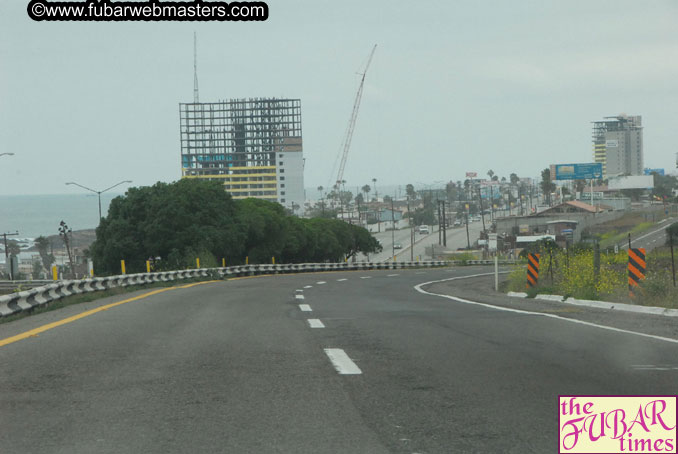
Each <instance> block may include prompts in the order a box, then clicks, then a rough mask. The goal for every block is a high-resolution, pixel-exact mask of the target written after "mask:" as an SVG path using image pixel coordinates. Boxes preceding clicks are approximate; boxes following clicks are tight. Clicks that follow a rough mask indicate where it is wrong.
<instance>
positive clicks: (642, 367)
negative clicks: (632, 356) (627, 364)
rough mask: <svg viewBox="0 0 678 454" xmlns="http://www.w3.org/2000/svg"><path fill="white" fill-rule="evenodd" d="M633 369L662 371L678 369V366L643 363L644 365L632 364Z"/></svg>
mask: <svg viewBox="0 0 678 454" xmlns="http://www.w3.org/2000/svg"><path fill="white" fill-rule="evenodd" d="M631 368H632V369H635V370H661V371H666V370H678V367H677V366H671V365H658V366H655V365H653V364H647V365H646V364H642V365H634V366H631Z"/></svg>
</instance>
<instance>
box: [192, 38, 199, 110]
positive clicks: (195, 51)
mask: <svg viewBox="0 0 678 454" xmlns="http://www.w3.org/2000/svg"><path fill="white" fill-rule="evenodd" d="M193 102H194V103H196V104H198V103H199V102H200V96H199V95H198V37H197V36H196V34H195V32H193Z"/></svg>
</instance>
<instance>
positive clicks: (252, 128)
mask: <svg viewBox="0 0 678 454" xmlns="http://www.w3.org/2000/svg"><path fill="white" fill-rule="evenodd" d="M179 115H180V126H181V133H180V136H181V172H182V178H206V179H209V180H217V181H220V182H222V183H223V185H224V189H225V190H226V191H228V192H229V193H230V194H231V195H232V196H233V198H234V199H245V198H248V197H254V198H259V199H264V200H269V201H273V202H278V203H280V204H281V205H283V206H285V207H286V208H293V207H294V208H295V209H297V208H301V209H302V210H303V207H304V200H305V196H304V158H303V144H302V135H301V101H300V100H299V99H277V98H254V99H232V100H229V101H219V102H210V103H186V104H183V103H182V104H179Z"/></svg>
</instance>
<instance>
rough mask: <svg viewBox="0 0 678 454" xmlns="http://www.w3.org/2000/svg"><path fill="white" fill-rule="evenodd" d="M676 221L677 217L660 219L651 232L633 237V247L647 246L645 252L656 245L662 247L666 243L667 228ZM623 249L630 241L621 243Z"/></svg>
mask: <svg viewBox="0 0 678 454" xmlns="http://www.w3.org/2000/svg"><path fill="white" fill-rule="evenodd" d="M674 222H676V220H675V218H668V219H665V220H662V221H659V222H658V223H657V225H656V226H654V227H653V228H652V229H650V231H649V232H647V233H644V234H642V235H639V236H638V237H636V238H633V237H632V238H631V247H634V248H645V252H650V251H651V250H652V249H654V248H656V247H661V246H664V245H665V244H666V239H667V236H666V228H667V227H669V226H670V225H671V224H673V223H674ZM621 247H622V248H623V249H626V248H627V247H628V243H627V242H624V243H622V244H621Z"/></svg>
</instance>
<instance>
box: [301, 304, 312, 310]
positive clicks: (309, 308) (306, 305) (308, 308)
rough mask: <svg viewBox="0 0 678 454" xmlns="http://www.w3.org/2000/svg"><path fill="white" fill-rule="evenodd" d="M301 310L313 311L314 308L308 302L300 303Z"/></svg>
mask: <svg viewBox="0 0 678 454" xmlns="http://www.w3.org/2000/svg"><path fill="white" fill-rule="evenodd" d="M299 310H301V312H313V309H311V306H309V305H308V304H300V305H299Z"/></svg>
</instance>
